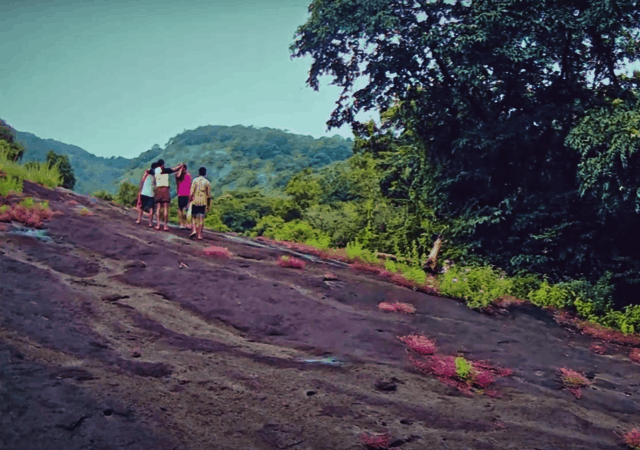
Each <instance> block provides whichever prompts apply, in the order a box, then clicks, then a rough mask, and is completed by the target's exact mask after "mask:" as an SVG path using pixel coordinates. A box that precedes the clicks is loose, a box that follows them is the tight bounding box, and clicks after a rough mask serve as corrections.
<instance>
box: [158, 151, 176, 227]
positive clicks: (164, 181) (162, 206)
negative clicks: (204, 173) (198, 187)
mask: <svg viewBox="0 0 640 450" xmlns="http://www.w3.org/2000/svg"><path fill="white" fill-rule="evenodd" d="M182 166H183V164H178V165H177V166H175V167H170V168H167V167H165V166H164V160H163V159H159V160H158V162H157V163H156V173H155V178H156V196H155V200H156V203H157V205H158V208H157V209H156V220H157V222H158V224H157V225H156V230H159V229H160V217H161V210H162V212H163V213H164V214H163V215H164V228H163V230H164V231H169V227H168V226H167V222H168V221H169V203H171V194H170V193H169V175H170V174H172V173H175V172H177V171H178V170H179V169H180V168H181V167H182Z"/></svg>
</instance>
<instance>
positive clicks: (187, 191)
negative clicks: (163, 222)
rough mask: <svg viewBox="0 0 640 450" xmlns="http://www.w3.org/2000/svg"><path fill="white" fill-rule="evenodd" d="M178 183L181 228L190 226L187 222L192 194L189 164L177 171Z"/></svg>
mask: <svg viewBox="0 0 640 450" xmlns="http://www.w3.org/2000/svg"><path fill="white" fill-rule="evenodd" d="M176 184H177V186H178V220H179V221H180V228H189V226H188V223H187V208H188V207H189V196H190V195H191V174H190V173H189V172H188V171H187V165H186V164H183V165H182V168H181V169H180V170H178V172H177V173H176Z"/></svg>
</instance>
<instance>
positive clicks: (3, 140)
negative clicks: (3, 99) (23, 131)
mask: <svg viewBox="0 0 640 450" xmlns="http://www.w3.org/2000/svg"><path fill="white" fill-rule="evenodd" d="M15 137H16V130H14V129H13V128H12V127H11V126H10V125H9V124H8V123H6V122H5V121H4V120H2V119H0V153H2V154H4V155H6V156H7V158H8V159H9V161H14V162H17V161H20V160H21V159H22V157H23V156H24V147H23V146H22V144H20V143H19V142H17V141H16V140H15Z"/></svg>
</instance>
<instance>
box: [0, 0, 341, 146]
mask: <svg viewBox="0 0 640 450" xmlns="http://www.w3.org/2000/svg"><path fill="white" fill-rule="evenodd" d="M309 3H310V0H186V1H181V2H175V1H173V2H172V1H167V0H138V1H131V0H124V1H123V0H109V1H96V0H82V1H80V0H44V1H41V0H18V1H16V0H8V1H7V0H0V55H2V64H0V80H1V82H0V118H2V119H4V120H5V121H7V122H8V123H9V124H10V125H11V126H12V127H14V128H15V129H17V130H19V131H28V132H30V133H34V134H36V135H37V136H39V137H41V138H51V139H56V140H58V141H62V142H64V143H67V144H73V145H77V146H79V147H82V148H84V149H85V150H87V151H89V152H91V153H94V154H96V155H98V156H125V157H134V156H137V155H138V154H140V153H141V152H143V151H145V150H148V149H149V148H151V147H152V146H153V144H159V145H161V146H163V147H164V145H165V144H166V143H167V141H168V140H169V139H170V138H171V137H173V136H175V135H176V134H178V133H181V132H182V131H184V130H185V129H193V128H197V127H198V126H202V125H237V124H241V125H253V126H255V127H273V128H281V129H288V130H290V131H291V132H294V133H300V134H305V135H312V136H315V137H320V136H323V135H334V134H340V135H342V136H344V137H350V136H352V134H351V131H350V129H349V128H347V127H344V128H343V129H341V130H332V131H331V132H327V129H326V128H327V127H326V121H327V120H328V119H329V116H330V114H331V111H332V110H333V109H334V106H335V101H336V100H337V99H338V96H339V93H340V89H339V88H337V87H335V86H329V85H328V80H327V82H325V83H323V85H322V86H321V88H320V92H314V91H313V90H312V89H311V88H309V87H307V86H306V84H305V82H306V79H307V76H308V70H309V67H310V64H311V59H309V58H305V59H295V60H291V58H290V52H289V45H290V44H291V43H292V42H293V37H294V34H295V31H296V28H297V27H298V26H300V25H302V24H304V22H305V21H306V20H307V17H308V12H307V8H308V5H309Z"/></svg>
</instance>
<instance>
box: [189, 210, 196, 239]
mask: <svg viewBox="0 0 640 450" xmlns="http://www.w3.org/2000/svg"><path fill="white" fill-rule="evenodd" d="M197 220H198V219H196V216H195V215H191V234H190V235H189V237H193V236H195V235H196V234H197V225H196V223H197V222H196V221H197Z"/></svg>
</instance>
